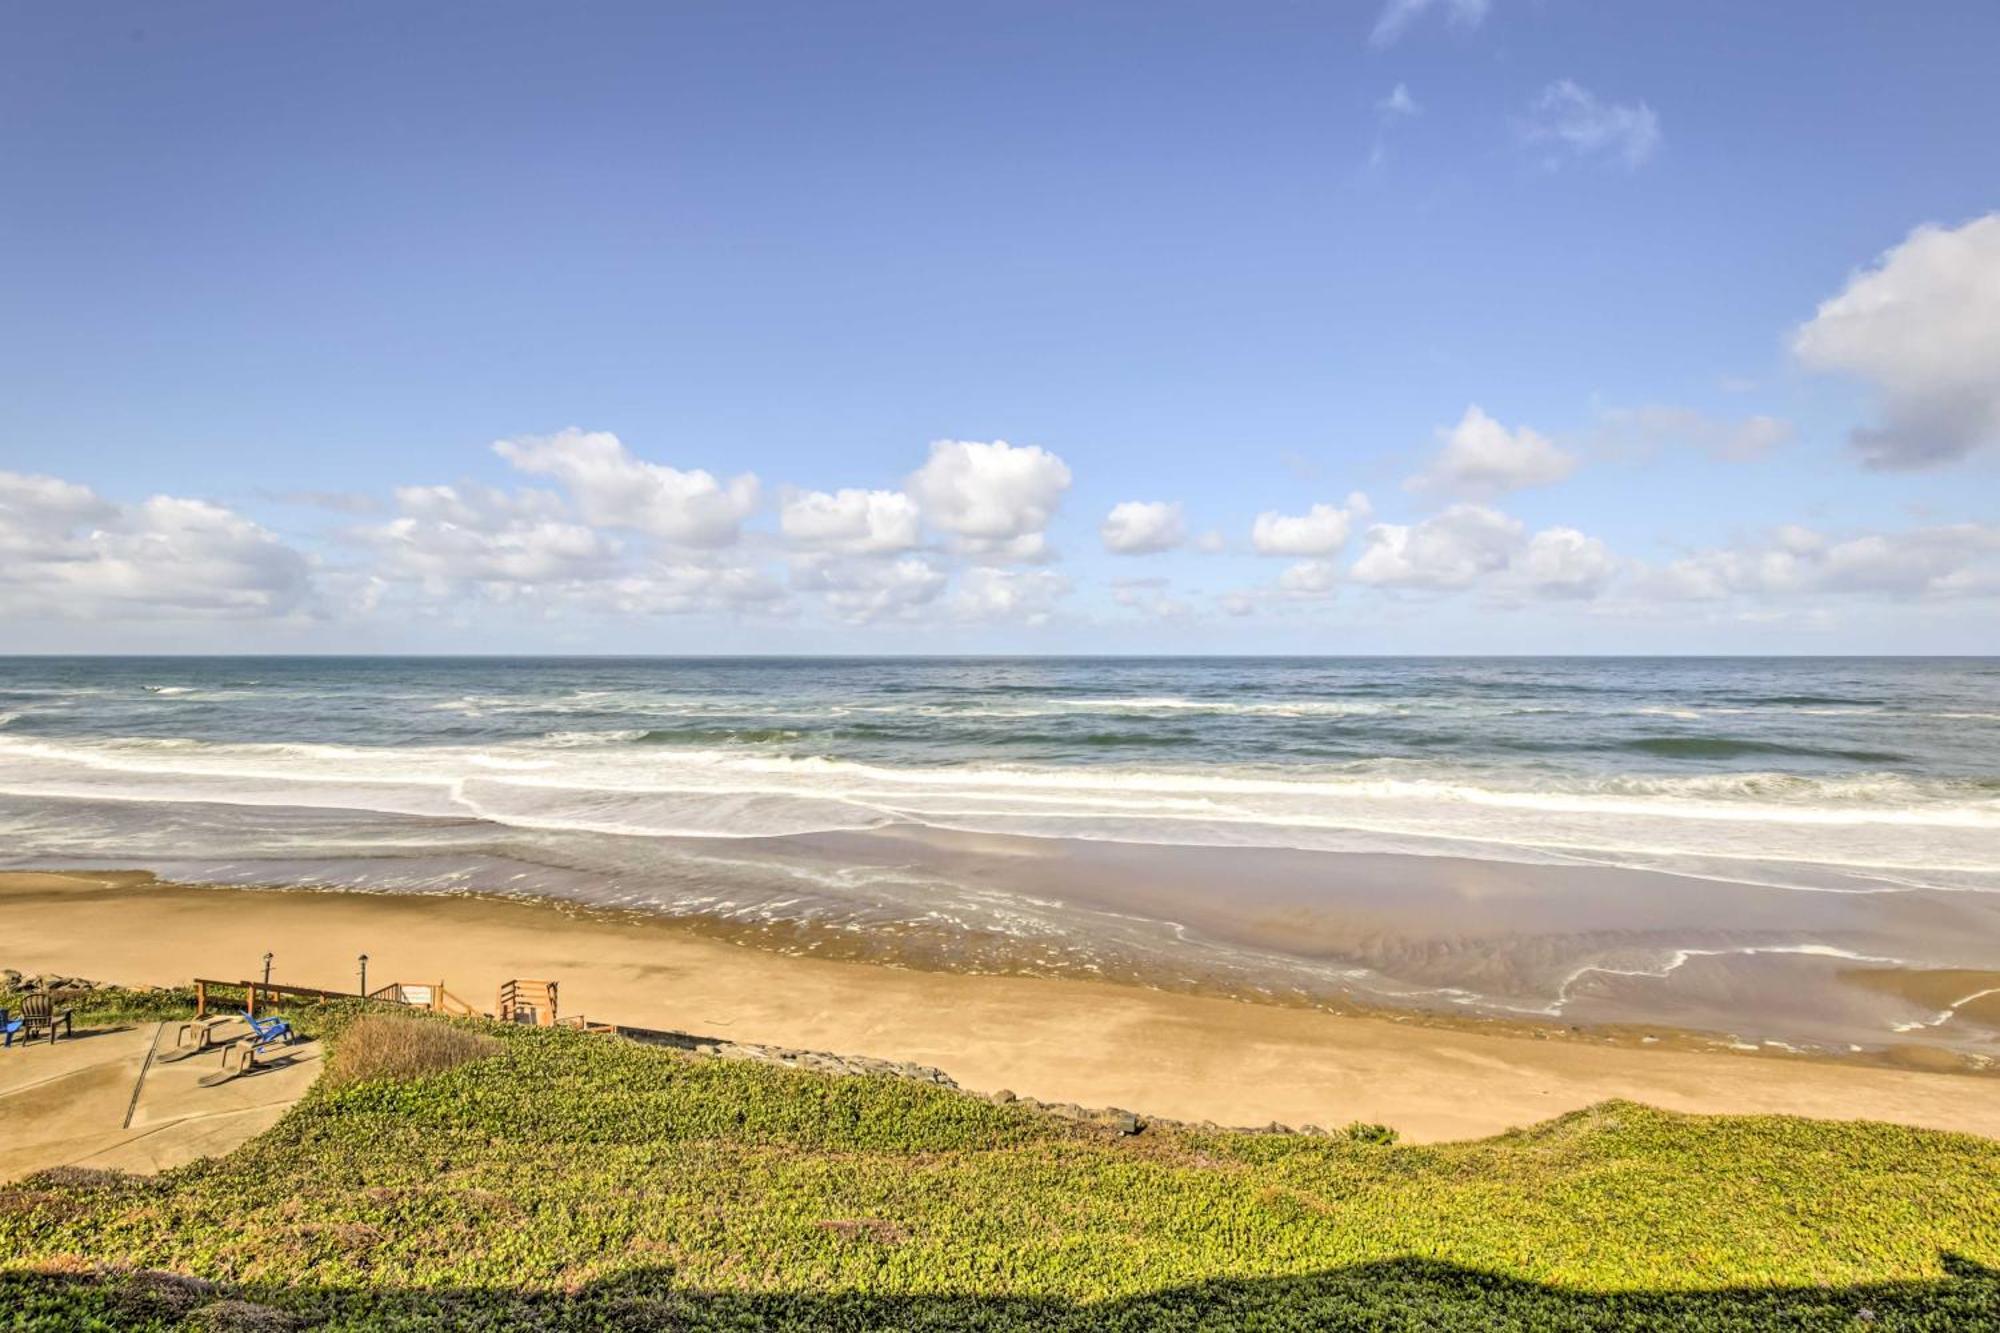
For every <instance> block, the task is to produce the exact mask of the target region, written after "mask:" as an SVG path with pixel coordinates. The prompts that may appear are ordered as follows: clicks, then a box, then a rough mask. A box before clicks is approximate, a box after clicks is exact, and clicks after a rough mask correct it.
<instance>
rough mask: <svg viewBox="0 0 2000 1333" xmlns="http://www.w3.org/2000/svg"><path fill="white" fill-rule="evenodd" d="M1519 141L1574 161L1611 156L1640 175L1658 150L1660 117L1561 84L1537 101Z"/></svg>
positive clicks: (1635, 104)
mask: <svg viewBox="0 0 2000 1333" xmlns="http://www.w3.org/2000/svg"><path fill="white" fill-rule="evenodd" d="M1521 137H1522V138H1523V139H1524V140H1525V141H1526V142H1528V143H1531V144H1545V145H1552V146H1553V147H1555V148H1556V149H1558V150H1560V151H1561V152H1565V153H1567V154H1569V156H1571V157H1574V158H1586V157H1607V158H1612V159H1614V160H1616V161H1618V162H1622V163H1623V164H1624V165H1625V166H1626V167H1627V168H1628V169H1633V170H1636V169H1637V168H1638V167H1640V166H1642V165H1644V164H1645V162H1646V159H1647V158H1650V157H1651V156H1652V155H1653V153H1654V151H1655V150H1656V149H1658V148H1659V146H1660V141H1661V135H1660V118H1659V116H1657V115H1656V114H1654V112H1653V108H1651V107H1650V106H1647V105H1646V104H1645V103H1644V102H1606V101H1603V100H1601V99H1600V98H1599V97H1598V96H1597V95H1596V94H1595V93H1592V92H1591V91H1590V90H1589V89H1587V88H1583V87H1579V86H1578V85H1577V84H1576V83H1575V82H1574V81H1573V80H1570V79H1557V80H1556V81H1555V82H1554V83H1552V84H1550V85H1549V86H1548V87H1546V88H1544V89H1542V94H1541V96H1540V97H1537V98H1536V99H1535V104H1534V106H1533V108H1532V109H1531V110H1530V113H1529V116H1528V118H1527V119H1526V120H1525V121H1524V122H1523V123H1522V125H1521ZM1555 163H1556V159H1551V160H1550V165H1552V166H1553V165H1555Z"/></svg>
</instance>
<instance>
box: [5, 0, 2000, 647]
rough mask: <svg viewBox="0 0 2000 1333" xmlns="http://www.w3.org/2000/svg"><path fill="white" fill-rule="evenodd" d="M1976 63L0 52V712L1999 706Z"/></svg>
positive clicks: (373, 45)
mask: <svg viewBox="0 0 2000 1333" xmlns="http://www.w3.org/2000/svg"><path fill="white" fill-rule="evenodd" d="M1995 50H2000V6H1995V5H1993V4H1992V3H1990V0H1972V2H1967V3H1953V2H1950V0H1941V2H1940V3H1936V4H1929V5H1924V6H1921V7H1914V6H1899V5H1885V4H1880V3H1872V2H1869V0H1853V2H1839V0H1834V2H1829V3H1819V2H1814V3H1804V2H1803V0H1801V2H1800V3H1772V4H1761V5H1741V4H1736V3H1707V2H1705V0H1674V2H1673V3H1665V2H1661V3H1640V2H1638V0H1634V2H1633V3H1621V4H1610V3H1586V2H1585V0H1386V3H1385V2H1384V0H1368V2H1367V3H1351V4H1350V3H1338V4H1336V3H1322V4H1306V3H1297V2H1296V0H1288V2H1286V3H1257V2H1255V0H1245V2H1244V3H1234V4H1227V5H1223V4H1213V3H1208V4H1187V3H1159V2H1157V0H1154V2H1151V3H1143V4H1137V3H1135V4H1107V3H1095V4H1093V3H1060V4H1055V3H1052V4H1042V3H1031V2H1028V0H1007V2H1006V3H977V2H974V0H967V2H963V3H954V4H950V5H936V4H918V3H909V4H876V3H825V0H816V2H815V3H802V4H791V3H777V2H773V3H752V4H732V5H723V4H692V3H686V4H654V3H649V4H633V5H624V4H616V3H596V4H592V5H588V6H552V5H546V4H521V3H506V2H498V3H495V2H485V3H479V4H476V5H474V4H444V3H440V4H426V5H402V4H394V5H391V4H349V5H341V6H279V5H266V4H238V3H194V4H185V5H175V6H160V5H156V4H132V5H121V4H115V3H102V4H92V5H88V6H80V5H67V6H65V5H13V6H8V7H7V8H6V9H5V10H4V11H0V163H4V167H5V178H4V179H5V184H4V187H0V652H161V651H183V652H223V653H234V652H242V653H267V652H268V653H285V652H336V653H339V652H356V653H370V652H447V653H448V652H466V653H540V652H546V653H588V652H605V653H703V654H706V653H822V652H825V653H878V652H879V653H964V652H1005V653H1079V652H1080V653H1097V652H1102V653H1232V652H1239V653H1328V654H1339V653H1621V652H1641V653H1655V652H1671V653H1682V652H1689V653H1700V652H1717V653H1875V652H1937V653H1994V652H2000V133H1996V129H2000V121H1996V112H1995V110H1994V101H1993V85H1992V55H1993V52H1994V51H1995Z"/></svg>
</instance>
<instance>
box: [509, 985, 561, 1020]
mask: <svg viewBox="0 0 2000 1333" xmlns="http://www.w3.org/2000/svg"><path fill="white" fill-rule="evenodd" d="M494 1016H495V1017H496V1018H498V1019H499V1020H500V1021H501V1022H502V1023H532V1024H534V1025H535V1026H536V1027H545V1028H546V1027H554V1026H555V1022H556V983H555V982H553V981H523V980H520V979H519V978H516V979H515V980H513V981H503V982H501V983H500V1003H499V1004H498V1006H496V1008H495V1010H494Z"/></svg>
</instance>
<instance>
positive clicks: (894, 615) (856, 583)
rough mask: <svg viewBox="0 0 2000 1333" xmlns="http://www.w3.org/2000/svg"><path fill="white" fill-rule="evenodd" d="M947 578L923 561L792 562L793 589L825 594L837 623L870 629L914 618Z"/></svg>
mask: <svg viewBox="0 0 2000 1333" xmlns="http://www.w3.org/2000/svg"><path fill="white" fill-rule="evenodd" d="M945 583H946V577H945V574H944V571H942V570H940V569H938V568H937V567H936V566H935V565H933V564H932V563H931V562H930V561H928V560H925V559H923V558H922V557H920V556H904V557H902V558H901V559H897V560H859V559H836V558H830V557H827V556H804V557H801V558H799V559H797V560H794V561H793V562H792V586H793V587H795V588H798V589H800V590H801V591H805V592H817V593H821V594H824V596H825V599H826V604H827V608H828V609H829V610H830V611H832V612H833V614H834V616H835V617H836V618H837V619H840V620H844V621H846V622H848V623H849V624H854V625H866V624H872V623H873V622H875V621H878V620H909V619H913V618H914V617H915V616H916V614H917V613H918V611H919V610H920V608H922V607H924V606H925V605H927V604H929V603H931V602H934V601H936V600H937V597H938V594H939V593H941V592H943V591H944V587H945Z"/></svg>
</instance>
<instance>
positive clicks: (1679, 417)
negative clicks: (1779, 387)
mask: <svg viewBox="0 0 2000 1333" xmlns="http://www.w3.org/2000/svg"><path fill="white" fill-rule="evenodd" d="M1796 433H1797V432H1796V431H1795V430H1794V428H1793V426H1792V423H1791V422H1789V421H1782V420H1780V419H1779V418H1777V417H1769V416H1750V417H1742V418H1740V419H1737V420H1733V421H1732V420H1726V419H1724V418H1721V417H1711V416H1709V415H1707V414H1706V413H1702V412H1697V411H1695V410H1694V409H1693V408H1691V407H1663V406H1659V405H1657V404H1656V405H1652V406H1647V407H1620V408H1611V409H1609V410H1607V411H1605V412H1603V413H1601V414H1600V415H1599V418H1598V437H1599V440H1600V441H1601V442H1602V443H1603V444H1605V445H1606V446H1608V447H1609V448H1612V449H1615V450H1620V451H1630V452H1637V453H1651V452H1653V451H1654V450H1657V449H1661V448H1693V449H1699V450H1700V451H1701V452H1703V453H1705V454H1707V455H1708V456H1709V457H1710V458H1713V459H1715V460H1716V461H1717V462H1723V463H1746V462H1750V461H1752V460H1754V459H1758V458H1762V457H1764V455H1766V454H1768V453H1770V452H1771V451H1772V450H1773V449H1776V448H1777V447H1778V446H1780V445H1782V444H1786V443H1788V442H1790V440H1791V439H1792V437H1793V436H1794V435H1795V434H1796Z"/></svg>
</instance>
